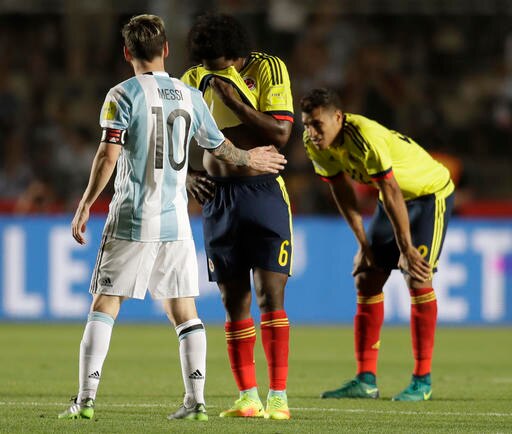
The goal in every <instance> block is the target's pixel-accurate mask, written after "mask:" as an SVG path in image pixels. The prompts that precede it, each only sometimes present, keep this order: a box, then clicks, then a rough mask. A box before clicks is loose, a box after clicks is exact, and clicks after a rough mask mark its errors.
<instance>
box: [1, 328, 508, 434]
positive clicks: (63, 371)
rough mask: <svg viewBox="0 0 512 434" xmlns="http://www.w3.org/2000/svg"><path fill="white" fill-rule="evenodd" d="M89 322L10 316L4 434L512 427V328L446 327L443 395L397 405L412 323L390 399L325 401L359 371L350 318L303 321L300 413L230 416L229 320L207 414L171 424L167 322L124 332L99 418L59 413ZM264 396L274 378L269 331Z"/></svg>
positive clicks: (216, 354) (4, 358)
mask: <svg viewBox="0 0 512 434" xmlns="http://www.w3.org/2000/svg"><path fill="white" fill-rule="evenodd" d="M82 329H83V326H82V325H78V324H72V325H65V324H62V325H42V324H41V325H38V324H32V325H26V324H19V325H11V324H0V432H2V433H4V432H5V433H19V432H46V433H53V432H66V433H67V432H91V433H117V432H124V433H139V432H146V433H159V432H162V433H163V432H166V433H168V432H176V433H223V434H227V433H334V432H336V433H343V432H393V433H397V432H403V433H412V432H440V433H441V432H442V433H448V432H453V433H460V432H465V433H469V432H475V433H477V432H478V433H482V432H486V433H487V432H494V433H498V432H499V433H502V432H512V372H511V368H512V365H511V360H512V329H510V328H509V329H506V328H501V329H498V328H440V329H439V330H438V333H437V345H436V354H435V361H434V371H433V381H434V383H433V385H434V389H433V390H434V392H433V400H432V401H430V402H423V403H398V402H391V401H390V397H391V396H392V395H393V394H394V393H396V392H398V391H400V390H401V389H402V388H403V387H405V386H406V385H407V383H408V381H409V377H410V371H411V368H412V361H411V350H410V344H409V331H408V329H406V328H393V327H389V326H388V327H385V328H384V332H383V335H382V342H383V344H382V349H381V355H380V365H379V369H380V370H379V377H378V385H379V387H380V391H381V399H379V400H375V401H374V400H321V399H320V398H319V394H320V392H321V391H323V390H325V389H328V388H333V387H334V386H338V385H339V384H340V383H341V382H342V381H343V380H346V379H349V378H350V377H351V376H352V375H353V373H354V361H353V350H352V333H351V328H349V327H304V326H296V327H293V328H292V338H291V339H292V340H291V355H290V375H289V384H288V396H289V403H290V407H291V409H292V420H290V421H268V420H239V419H235V420H225V419H221V418H219V417H218V413H219V412H220V411H221V410H222V409H224V408H225V407H227V406H229V405H230V404H231V403H232V401H233V399H234V398H235V396H236V394H237V390H236V386H235V384H234V381H233V379H232V377H231V372H230V369H229V366H228V361H227V355H226V351H225V342H224V336H223V329H222V327H220V326H215V327H214V326H210V327H208V329H207V332H208V377H207V390H206V397H207V405H208V411H209V415H210V420H209V421H208V422H207V423H199V422H191V421H173V422H171V421H168V420H167V419H166V415H167V414H168V413H169V412H170V411H171V410H174V409H175V408H176V407H177V406H178V405H179V403H180V401H181V397H182V393H183V387H182V381H181V374H180V370H179V358H178V351H177V339H176V335H175V333H174V330H172V329H171V328H170V327H165V326H164V325H123V324H118V325H116V327H115V329H114V334H113V339H112V343H111V347H110V353H109V356H108V358H107V361H106V363H105V366H104V369H103V378H102V383H101V386H100V389H99V394H98V399H97V402H96V413H95V417H94V419H93V420H91V421H87V420H77V421H68V420H66V421H63V420H58V419H57V413H58V412H59V411H62V410H63V409H64V408H65V407H66V406H67V399H68V398H69V397H70V396H71V395H73V394H75V393H76V387H77V359H78V345H79V341H80V338H81V334H82ZM256 364H257V368H258V379H259V384H260V394H261V396H262V398H263V397H265V395H266V392H267V387H268V381H267V377H266V371H265V364H264V356H263V352H262V349H261V342H260V341H259V340H258V343H257V352H256Z"/></svg>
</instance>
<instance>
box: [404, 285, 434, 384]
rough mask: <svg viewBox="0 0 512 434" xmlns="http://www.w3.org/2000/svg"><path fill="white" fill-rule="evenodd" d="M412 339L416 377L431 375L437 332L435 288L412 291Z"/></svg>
mask: <svg viewBox="0 0 512 434" xmlns="http://www.w3.org/2000/svg"><path fill="white" fill-rule="evenodd" d="M409 292H410V294H411V338H412V351H413V354H414V371H413V374H414V375H426V374H429V373H430V369H431V366H432V352H433V350H434V335H435V332H436V320H437V300H436V294H435V293H434V289H433V288H420V289H410V290H409Z"/></svg>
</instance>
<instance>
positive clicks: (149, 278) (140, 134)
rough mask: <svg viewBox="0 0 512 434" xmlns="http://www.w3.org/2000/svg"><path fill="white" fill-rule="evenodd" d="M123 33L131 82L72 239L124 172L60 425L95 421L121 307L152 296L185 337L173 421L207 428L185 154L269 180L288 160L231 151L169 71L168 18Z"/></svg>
mask: <svg viewBox="0 0 512 434" xmlns="http://www.w3.org/2000/svg"><path fill="white" fill-rule="evenodd" d="M122 34H123V37H124V44H125V46H124V57H125V59H126V60H127V61H128V62H129V63H130V64H131V66H132V67H133V71H134V77H132V78H130V79H129V80H126V81H124V82H122V83H120V84H118V85H117V86H115V87H113V88H112V89H110V91H109V92H108V94H107V96H106V98H105V103H104V105H103V109H102V111H101V116H100V125H101V127H102V129H103V134H102V138H101V143H100V145H99V148H98V152H97V154H96V157H95V158H94V161H93V164H92V169H91V175H90V179H89V184H88V186H87V188H86V190H85V192H84V194H83V197H82V200H81V201H80V204H79V205H78V208H77V210H76V213H75V216H74V218H73V222H72V224H71V226H72V234H73V237H74V238H75V240H76V241H77V242H78V243H80V244H85V237H84V232H85V228H86V223H87V221H88V219H89V210H90V207H91V205H92V204H93V203H94V201H95V200H96V198H97V197H98V195H99V194H100V193H101V191H102V190H103V188H104V187H105V185H106V183H107V182H108V180H109V179H110V177H111V175H112V173H113V170H114V168H115V167H116V165H117V175H116V180H115V194H114V197H113V198H112V202H111V204H110V208H109V214H108V217H107V221H106V223H105V228H104V231H103V238H102V242H101V246H100V249H99V252H98V259H97V261H96V266H95V269H94V272H93V275H92V279H91V287H90V292H91V293H92V294H93V300H92V304H91V310H90V314H89V316H88V321H87V324H86V326H85V331H84V334H83V337H82V341H81V343H80V358H79V391H78V396H77V397H76V398H74V400H73V404H72V405H71V406H70V407H69V408H68V409H67V410H66V411H64V412H63V413H61V414H60V415H59V418H61V419H77V418H85V419H91V418H92V417H93V414H94V402H95V399H96V393H97V389H98V385H99V382H100V378H101V375H102V367H103V362H104V360H105V357H106V355H107V352H108V348H109V344H110V337H111V333H112V328H113V325H114V322H115V320H116V318H117V315H118V313H119V310H120V307H121V304H122V302H123V301H124V300H125V299H127V298H136V299H143V298H144V297H145V294H146V291H147V290H149V292H150V293H151V296H152V297H153V298H154V299H157V300H160V301H161V303H162V306H163V308H164V310H165V312H166V314H167V316H168V318H169V320H170V322H171V323H172V324H173V325H174V327H175V330H176V334H177V336H178V340H179V352H180V360H181V371H182V376H183V381H184V386H185V396H184V400H183V405H182V406H181V407H180V408H179V409H178V410H177V411H176V412H174V413H172V414H171V415H169V419H191V420H198V421H206V420H208V416H207V413H206V407H205V399H204V384H205V376H206V336H205V328H204V325H203V323H202V321H201V320H200V319H199V318H198V316H197V312H196V307H195V301H194V297H196V296H197V295H198V294H199V290H198V277H197V263H196V253H195V247H194V242H193V239H192V232H191V228H190V223H189V217H188V213H187V193H186V187H185V179H186V176H187V169H188V148H189V145H190V143H191V141H192V140H194V141H195V142H196V143H197V144H198V145H199V146H200V147H202V148H204V149H205V150H206V151H207V152H208V153H209V155H212V156H213V158H216V159H220V160H222V161H224V162H226V163H229V164H232V165H234V166H235V167H239V166H244V167H250V168H251V170H255V171H257V172H264V173H277V172H278V171H279V170H281V169H282V168H283V165H284V164H285V162H286V160H285V159H284V157H283V156H282V155H280V154H277V153H275V152H273V149H271V147H260V148H255V149H251V150H249V151H246V150H241V149H238V148H236V147H234V146H233V144H232V143H231V142H230V141H229V140H228V139H226V138H225V137H224V135H223V134H222V133H221V132H220V130H219V129H218V128H217V126H216V124H215V121H214V120H213V118H212V116H211V115H210V112H209V111H208V109H207V107H206V104H205V102H204V100H203V98H202V96H201V93H200V92H199V91H196V90H193V89H191V88H190V87H188V86H186V85H185V84H183V83H182V82H181V81H179V80H178V79H176V78H173V77H171V76H169V74H168V73H167V72H165V68H164V59H165V58H166V57H167V55H168V52H169V49H168V45H167V40H166V36H165V28H164V24H163V22H162V20H161V18H159V17H157V16H154V15H139V16H136V17H133V18H132V19H131V20H130V21H129V22H128V23H127V24H126V25H125V26H124V27H123V31H122ZM127 362H129V361H127Z"/></svg>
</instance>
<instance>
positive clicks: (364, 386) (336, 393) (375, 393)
mask: <svg viewBox="0 0 512 434" xmlns="http://www.w3.org/2000/svg"><path fill="white" fill-rule="evenodd" d="M374 378H375V377H374ZM320 397H321V398H337V399H340V398H371V399H377V398H378V397H379V389H378V388H377V385H376V384H369V383H365V382H363V381H362V380H361V379H360V378H359V376H357V377H355V378H354V379H353V380H350V381H347V382H346V383H345V384H343V385H342V386H341V387H340V388H339V389H334V390H328V391H327V392H324V393H322V395H320Z"/></svg>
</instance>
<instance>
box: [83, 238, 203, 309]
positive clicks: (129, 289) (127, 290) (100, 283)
mask: <svg viewBox="0 0 512 434" xmlns="http://www.w3.org/2000/svg"><path fill="white" fill-rule="evenodd" d="M197 273H198V272H197V257H196V248H195V245H194V240H191V239H190V240H180V241H159V242H144V243H143V242H140V241H128V240H118V239H115V238H110V237H107V236H104V237H103V239H102V242H101V246H100V249H99V251H98V258H97V259H96V266H95V267H94V272H93V274H92V279H91V286H90V289H89V292H90V293H91V294H108V295H119V296H123V297H130V298H138V299H143V298H144V297H145V296H146V290H149V292H150V294H151V297H152V298H153V299H155V300H159V299H164V298H179V297H196V296H198V295H199V283H198V276H197Z"/></svg>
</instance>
